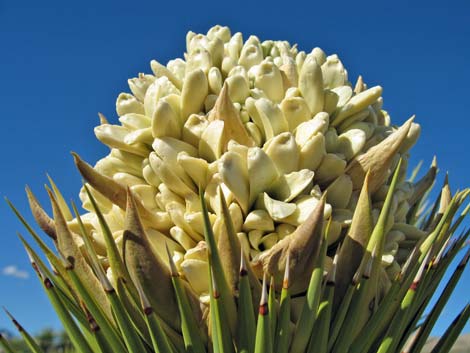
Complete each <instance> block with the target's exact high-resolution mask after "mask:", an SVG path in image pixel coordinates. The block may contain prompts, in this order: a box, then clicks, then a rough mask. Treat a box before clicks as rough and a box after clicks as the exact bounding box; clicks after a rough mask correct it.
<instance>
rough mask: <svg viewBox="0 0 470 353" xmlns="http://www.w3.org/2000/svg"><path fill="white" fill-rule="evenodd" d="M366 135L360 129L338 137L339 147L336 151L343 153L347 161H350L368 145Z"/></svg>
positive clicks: (351, 130)
mask: <svg viewBox="0 0 470 353" xmlns="http://www.w3.org/2000/svg"><path fill="white" fill-rule="evenodd" d="M366 138H367V136H366V134H365V132H364V131H362V130H360V129H350V130H348V131H346V132H344V133H342V134H341V135H339V136H338V146H337V148H336V151H337V152H339V153H341V154H342V155H343V156H344V157H345V158H346V160H348V161H349V160H350V159H351V158H353V157H354V156H356V155H357V154H359V152H361V150H362V148H363V147H364V145H365V144H366Z"/></svg>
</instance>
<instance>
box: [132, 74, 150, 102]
mask: <svg viewBox="0 0 470 353" xmlns="http://www.w3.org/2000/svg"><path fill="white" fill-rule="evenodd" d="M154 81H155V76H152V75H144V74H142V73H141V74H139V77H135V78H132V79H129V80H127V82H128V84H129V88H130V89H131V92H132V94H133V95H134V97H135V98H137V99H138V100H139V101H140V102H143V101H144V97H145V93H146V92H147V89H148V87H149V86H150V85H151V84H152V83H153V82H154Z"/></svg>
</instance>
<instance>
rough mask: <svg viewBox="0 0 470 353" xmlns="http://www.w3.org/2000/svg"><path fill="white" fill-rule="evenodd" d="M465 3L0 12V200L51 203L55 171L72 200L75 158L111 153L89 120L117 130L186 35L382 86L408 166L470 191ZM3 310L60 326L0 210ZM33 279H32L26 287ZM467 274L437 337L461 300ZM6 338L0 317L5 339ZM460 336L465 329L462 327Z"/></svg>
mask: <svg viewBox="0 0 470 353" xmlns="http://www.w3.org/2000/svg"><path fill="white" fill-rule="evenodd" d="M469 14H470V2H468V1H464V0H462V1H448V2H446V3H444V2H443V1H427V2H424V1H423V2H420V1H414V2H412V3H411V2H410V3H407V2H404V1H395V2H389V4H388V5H387V4H385V2H379V1H374V2H372V1H362V2H352V1H344V2H341V1H334V2H333V1H321V2H314V1H308V2H307V1H305V2H303V3H302V2H299V1H291V2H282V3H279V4H276V3H275V2H274V1H272V2H265V1H238V2H235V1H231V2H223V1H214V2H207V1H205V2H202V1H201V2H197V1H193V2H192V3H191V4H186V3H184V2H181V1H167V2H166V3H165V4H163V3H162V2H160V1H152V2H146V1H142V2H138V1H135V2H130V1H120V0H115V1H112V2H111V1H100V2H99V3H98V2H97V1H94V2H90V1H74V2H64V1H40V2H37V1H11V0H4V1H2V2H0V48H1V49H0V82H1V84H0V107H1V108H0V114H1V118H0V119H1V131H2V138H1V139H0V162H1V173H0V194H1V195H2V196H7V197H8V198H9V199H10V200H12V201H13V203H14V204H16V205H17V206H18V208H19V209H20V210H21V211H23V212H24V213H25V214H26V215H28V218H29V219H31V217H29V211H28V209H27V205H26V198H25V195H24V192H23V190H24V186H25V185H26V184H28V185H30V186H31V187H32V189H33V191H35V193H36V194H37V195H38V196H39V197H40V200H41V201H42V203H43V204H47V202H46V199H45V192H44V191H43V188H42V186H43V184H44V183H45V182H46V181H47V179H46V173H49V174H50V175H51V176H52V177H53V178H54V179H55V180H56V182H57V184H58V185H59V186H60V187H61V188H62V191H63V193H64V195H65V196H66V198H67V199H71V198H74V199H75V200H77V199H78V198H77V193H78V189H79V187H80V178H79V176H78V173H77V172H76V171H75V170H74V167H73V163H72V158H71V156H70V154H69V152H70V151H77V152H78V153H80V154H81V155H82V157H84V158H85V159H86V160H88V161H90V162H95V161H96V160H97V159H99V158H100V157H101V156H103V155H104V154H105V153H107V152H106V148H104V147H103V146H102V145H101V144H100V143H99V142H97V140H96V139H95V138H94V135H93V127H94V126H95V125H96V124H97V123H98V117H97V112H98V111H100V112H102V113H104V114H105V115H106V116H107V117H108V118H109V119H110V120H112V121H116V118H117V117H116V113H115V111H114V104H115V99H116V97H117V95H118V94H119V93H120V92H122V91H128V88H127V85H126V82H127V79H128V78H129V77H133V76H135V75H136V74H137V73H138V72H150V67H149V62H150V60H151V59H157V60H158V61H160V62H162V63H166V62H167V61H168V60H169V59H172V58H175V57H181V56H182V55H183V52H184V45H185V34H186V32H187V31H188V30H192V31H195V32H204V33H205V32H206V31H207V29H208V28H210V27H211V26H212V25H215V24H223V25H228V26H230V27H231V29H232V31H233V32H236V31H240V32H242V33H243V34H244V35H245V37H248V35H250V34H256V35H258V36H259V37H260V38H261V39H286V40H289V41H291V42H296V43H298V44H299V47H300V48H301V49H303V50H306V51H309V50H310V49H311V48H313V47H315V46H320V47H321V48H323V49H324V50H325V51H326V52H327V53H328V54H332V53H337V54H339V56H340V57H341V59H342V61H343V63H344V64H345V66H346V68H347V69H348V72H349V76H350V79H351V80H352V81H354V80H355V79H356V77H357V75H359V74H362V75H363V76H364V79H365V81H366V82H367V83H368V84H369V85H370V86H372V85H376V84H380V85H382V86H383V87H384V100H385V104H384V107H385V109H386V110H387V111H388V112H389V113H390V115H391V116H392V119H393V121H394V122H395V123H402V122H404V121H405V120H406V119H407V118H408V117H410V116H411V115H412V114H416V116H417V122H419V123H420V124H421V125H422V131H423V132H422V136H421V139H420V141H419V143H418V144H417V146H415V147H414V149H413V152H412V156H413V157H412V159H411V164H416V163H417V162H418V161H419V160H424V161H425V165H428V164H429V163H430V161H431V159H432V156H433V154H436V155H437V156H438V161H439V166H440V168H441V171H449V176H450V181H451V183H452V187H453V190H456V189H458V188H460V189H461V188H463V187H465V186H469V185H470V180H469V178H468V177H467V176H468V175H469V172H470V164H469V163H468V162H469V158H468V151H470V138H469V136H468V131H469V128H470V116H469V111H470V99H469V93H470V90H469V82H470V69H469V63H470V46H469V41H468V38H470V26H469V21H470V15H469ZM0 222H1V230H2V234H1V235H0V237H1V238H0V239H1V243H0V244H1V245H0V304H1V305H5V306H6V307H8V309H10V311H12V312H13V313H14V314H15V315H16V316H17V317H18V319H19V320H20V321H21V322H23V323H24V324H25V326H26V327H28V328H30V329H31V330H32V331H37V330H39V329H40V328H41V327H44V326H52V327H58V326H59V323H58V320H57V319H56V318H55V315H54V314H53V313H52V309H51V307H50V305H49V303H48V302H47V299H46V297H45V295H44V294H43V293H42V290H41V289H40V285H39V283H38V281H37V280H36V278H35V276H34V274H33V273H32V271H31V270H30V267H29V264H28V262H27V258H26V256H25V254H24V252H23V250H22V248H21V246H20V243H19V241H18V239H17V238H16V235H15V234H16V232H17V231H21V232H24V230H23V228H22V227H21V225H20V224H19V222H18V221H17V220H16V219H15V217H14V216H13V215H12V213H11V212H10V211H9V209H8V208H7V207H6V205H5V203H4V202H0ZM28 274H29V276H28ZM468 293H470V271H469V270H467V271H466V272H465V274H464V276H463V278H462V281H461V283H460V284H459V286H458V288H457V292H456V293H455V295H454V296H453V298H452V300H451V302H450V303H449V305H448V306H447V307H446V309H445V312H444V313H443V317H442V320H441V321H440V322H439V324H438V326H437V328H436V333H441V332H442V331H443V329H444V327H445V326H446V325H447V324H448V323H449V322H450V321H451V320H452V319H453V317H454V316H455V315H456V313H457V311H458V310H459V309H460V308H461V307H462V306H463V305H464V304H465V303H466V301H468V299H469V295H468ZM2 327H5V328H8V329H11V328H12V327H11V325H10V323H9V322H8V320H7V319H6V318H5V316H4V315H2V314H0V328H2ZM466 331H467V332H470V328H469V326H468V325H467V328H466Z"/></svg>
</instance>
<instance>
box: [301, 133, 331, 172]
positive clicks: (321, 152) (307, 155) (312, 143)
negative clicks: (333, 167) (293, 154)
mask: <svg viewBox="0 0 470 353" xmlns="http://www.w3.org/2000/svg"><path fill="white" fill-rule="evenodd" d="M325 156H326V147H325V137H324V136H323V135H322V134H317V135H315V136H314V137H312V138H310V139H309V140H308V141H307V142H306V143H305V144H304V145H303V146H302V148H301V149H300V160H299V168H301V169H310V170H317V169H318V167H319V166H320V164H321V162H322V161H323V158H324V157H325Z"/></svg>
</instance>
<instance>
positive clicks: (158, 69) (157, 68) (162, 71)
mask: <svg viewBox="0 0 470 353" xmlns="http://www.w3.org/2000/svg"><path fill="white" fill-rule="evenodd" d="M150 67H151V68H152V71H153V74H154V75H155V77H157V78H159V77H162V76H165V77H167V78H168V79H169V80H170V81H171V83H173V84H174V85H175V87H176V88H177V89H179V90H181V88H182V87H183V83H182V82H181V80H180V79H179V78H178V77H177V76H176V75H175V74H173V72H171V71H170V70H169V69H168V68H167V67H166V66H163V65H162V64H160V63H159V62H158V61H156V60H152V61H151V62H150Z"/></svg>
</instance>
